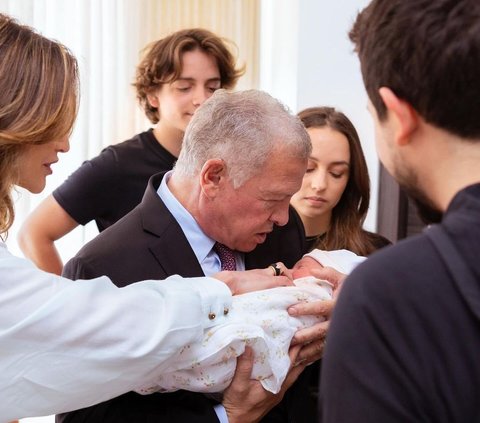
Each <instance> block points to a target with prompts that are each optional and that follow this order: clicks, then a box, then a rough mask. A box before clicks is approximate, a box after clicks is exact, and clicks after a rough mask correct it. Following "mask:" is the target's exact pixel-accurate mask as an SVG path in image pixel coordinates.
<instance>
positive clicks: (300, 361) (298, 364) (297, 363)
mask: <svg viewBox="0 0 480 423" xmlns="http://www.w3.org/2000/svg"><path fill="white" fill-rule="evenodd" d="M305 361H307V360H305V359H302V360H298V361H296V362H295V364H294V366H295V367H296V366H300V365H301V364H303V363H305Z"/></svg>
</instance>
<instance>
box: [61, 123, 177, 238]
mask: <svg viewBox="0 0 480 423" xmlns="http://www.w3.org/2000/svg"><path fill="white" fill-rule="evenodd" d="M175 161H176V157H174V156H173V155H172V154H170V153H169V152H168V151H167V150H165V148H163V147H162V146H161V145H160V144H159V143H158V141H157V140H156V139H155V137H154V135H153V130H152V129H150V130H149V131H146V132H142V133H141V134H138V135H135V136H134V137H133V138H131V139H129V140H127V141H124V142H122V143H120V144H115V145H111V146H109V147H107V148H105V149H104V150H103V151H102V152H101V153H100V154H99V155H98V156H97V157H95V158H93V159H91V160H87V161H85V162H84V163H83V164H82V165H81V166H80V167H79V168H78V169H77V170H76V171H75V172H74V173H72V174H71V175H70V176H69V177H68V179H67V180H66V181H65V182H64V183H63V184H62V185H60V186H59V187H58V188H57V189H56V190H55V191H54V192H53V197H54V198H55V200H56V201H57V202H58V203H59V204H60V206H61V207H62V208H63V209H64V210H65V211H66V212H67V213H68V214H69V215H70V216H71V217H72V218H73V219H74V220H75V221H76V222H78V223H79V224H81V225H85V224H87V223H88V222H90V221H91V220H95V222H96V224H97V227H98V230H99V231H103V230H104V229H106V228H108V227H109V226H110V225H113V224H114V223H115V222H116V221H117V220H119V219H120V218H122V217H123V216H125V215H126V214H127V213H128V212H129V211H131V210H132V209H133V208H134V207H135V206H137V205H138V204H139V203H140V201H141V200H142V197H143V194H144V192H145V189H146V187H147V183H148V180H149V178H150V177H151V176H152V175H154V174H155V173H158V172H162V171H167V170H170V169H172V167H173V164H174V163H175Z"/></svg>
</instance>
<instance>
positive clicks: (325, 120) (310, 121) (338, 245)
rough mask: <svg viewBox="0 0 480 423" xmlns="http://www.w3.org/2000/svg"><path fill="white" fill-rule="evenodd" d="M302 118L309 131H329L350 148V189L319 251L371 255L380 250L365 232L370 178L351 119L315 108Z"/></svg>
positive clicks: (337, 207)
mask: <svg viewBox="0 0 480 423" xmlns="http://www.w3.org/2000/svg"><path fill="white" fill-rule="evenodd" d="M298 116H299V117H300V119H301V120H302V122H303V124H304V126H305V128H307V129H308V128H322V127H328V128H330V129H332V130H334V131H338V132H340V133H341V134H343V135H345V137H346V138H347V140H348V145H349V148H350V169H349V178H348V182H347V186H346V187H345V191H344V192H343V194H342V197H341V199H340V201H339V202H338V204H337V205H336V206H335V208H334V209H333V210H332V221H331V223H330V228H329V230H328V231H327V233H326V235H325V236H324V237H322V239H321V240H320V241H319V243H318V245H316V246H315V248H320V249H323V250H338V249H343V248H345V249H348V250H351V251H353V252H355V253H356V254H359V255H368V254H370V253H371V252H373V251H374V250H375V249H376V247H375V246H374V245H373V243H372V241H371V239H370V236H369V235H368V233H367V232H365V231H364V230H363V229H362V225H363V222H364V221H365V217H366V215H367V212H368V207H369V203H370V178H369V176H368V168H367V163H366V161H365V156H364V154H363V150H362V146H361V143H360V138H359V136H358V133H357V130H356V129H355V127H354V126H353V124H352V122H351V121H350V119H348V118H347V116H345V115H344V114H343V113H342V112H339V111H338V110H336V109H335V108H333V107H311V108H308V109H305V110H302V111H301V112H299V113H298Z"/></svg>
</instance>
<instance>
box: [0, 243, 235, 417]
mask: <svg viewBox="0 0 480 423" xmlns="http://www.w3.org/2000/svg"><path fill="white" fill-rule="evenodd" d="M0 292H1V295H0V422H6V421H9V420H14V419H17V418H22V417H29V416H40V415H50V414H55V413H60V412H65V411H70V410H73V409H77V408H82V407H87V406H90V405H93V404H96V403H99V402H103V401H106V400H108V399H110V398H113V397H116V396H119V395H121V394H123V393H125V392H128V391H130V390H134V389H136V388H138V387H139V386H141V384H142V381H147V380H151V377H152V375H153V374H157V375H158V376H160V375H161V374H162V373H163V372H165V371H166V370H167V369H169V368H170V364H171V362H172V360H174V357H175V356H176V354H177V351H178V350H179V349H181V348H182V347H183V346H185V345H186V344H188V343H192V342H195V341H198V340H201V339H202V337H203V334H204V331H205V329H206V328H209V327H212V326H215V325H217V324H221V323H222V322H224V319H225V317H224V315H223V310H224V308H225V307H230V306H231V298H232V297H231V293H230V290H229V289H228V287H227V286H226V285H225V284H224V283H222V282H220V281H217V280H215V279H213V278H208V277H203V278H185V279H184V278H181V277H179V276H172V277H170V278H168V279H166V280H165V281H161V282H159V281H145V282H140V283H135V284H132V285H129V286H127V287H124V288H118V287H116V286H115V285H114V284H113V283H111V281H110V280H109V279H108V278H106V277H100V278H96V279H92V280H90V281H81V282H80V283H77V282H73V281H70V280H68V279H65V278H62V277H60V276H57V275H53V274H50V273H47V272H43V271H41V270H39V269H38V268H36V267H35V266H34V265H33V264H32V263H31V262H30V261H28V260H25V259H21V258H18V257H15V256H13V255H12V254H10V253H9V251H8V250H7V247H6V245H5V244H4V243H3V242H0ZM212 313H214V314H215V315H216V318H215V319H213V320H211V319H210V318H211V316H212ZM209 317H210V318H209Z"/></svg>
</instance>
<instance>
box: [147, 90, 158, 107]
mask: <svg viewBox="0 0 480 423" xmlns="http://www.w3.org/2000/svg"><path fill="white" fill-rule="evenodd" d="M147 101H148V104H150V106H152V107H156V108H157V109H158V106H159V105H160V102H159V101H158V97H157V92H156V91H151V92H149V93H148V94H147Z"/></svg>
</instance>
